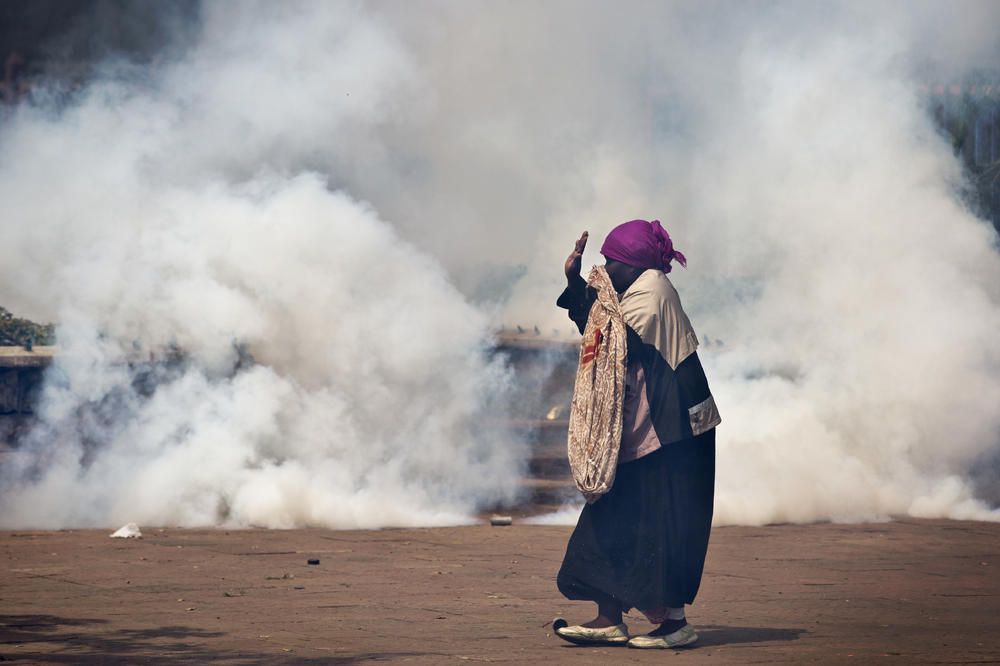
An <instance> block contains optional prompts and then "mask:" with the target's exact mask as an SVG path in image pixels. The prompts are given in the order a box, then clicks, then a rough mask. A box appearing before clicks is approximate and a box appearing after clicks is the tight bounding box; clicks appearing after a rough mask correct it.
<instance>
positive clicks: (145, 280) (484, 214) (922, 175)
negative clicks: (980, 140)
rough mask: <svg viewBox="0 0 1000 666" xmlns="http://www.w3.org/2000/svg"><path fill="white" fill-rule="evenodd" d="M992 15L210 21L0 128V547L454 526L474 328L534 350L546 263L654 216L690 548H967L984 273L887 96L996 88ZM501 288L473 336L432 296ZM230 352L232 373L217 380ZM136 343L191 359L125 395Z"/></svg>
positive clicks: (992, 277)
mask: <svg viewBox="0 0 1000 666" xmlns="http://www.w3.org/2000/svg"><path fill="white" fill-rule="evenodd" d="M998 19H1000V10H998V9H997V7H996V5H995V3H988V2H982V3H973V2H969V3H963V4H962V5H961V8H960V9H959V10H956V9H955V8H953V7H944V6H942V5H940V4H938V3H917V4H915V3H890V2H887V3H876V4H866V5H860V4H841V3H822V4H811V5H801V4H797V3H721V2H720V3H696V4H695V3H674V4H667V3H644V2H633V3H626V5H624V6H622V5H616V6H614V7H611V6H610V5H605V4H602V3H593V4H581V3H578V2H566V3H560V2H548V3H544V4H541V5H539V4H538V3H503V4H497V3H429V4H428V3H421V4H420V5H403V4H400V3H371V4H368V5H363V6H357V5H353V4H351V5H348V4H343V5H329V4H326V5H314V4H307V3H303V4H296V3H281V4H280V5H276V4H265V3H232V4H228V3H208V4H206V6H205V7H204V9H203V16H202V23H201V25H200V26H199V30H200V32H199V34H198V38H197V39H196V40H194V42H193V46H192V48H190V49H188V50H187V51H186V52H185V53H184V54H183V55H182V56H181V57H180V58H179V59H174V60H171V61H169V62H160V63H158V64H157V65H155V66H152V67H148V68H142V69H135V68H132V67H129V66H121V65H119V66H118V67H117V68H116V69H109V71H108V73H107V74H106V75H104V76H102V77H100V78H98V79H97V80H96V81H95V82H94V83H93V84H92V85H91V86H90V87H89V88H88V89H87V91H86V92H85V94H83V95H81V97H80V100H79V102H78V103H76V104H74V105H73V106H72V107H71V108H68V109H64V110H62V111H60V112H51V111H45V110H43V109H31V108H22V109H20V110H19V111H18V112H17V113H16V114H15V115H14V116H13V117H12V118H10V119H8V120H7V121H6V122H5V124H4V125H3V126H0V127H2V129H0V132H2V135H0V139H2V142H3V145H4V150H3V151H2V152H0V200H3V201H4V202H5V204H4V205H5V211H7V212H8V216H7V217H5V222H4V228H3V235H4V238H3V241H4V242H3V243H2V244H0V298H2V299H3V301H4V302H5V304H6V305H7V306H8V307H10V308H12V309H15V310H16V311H18V312H23V313H25V314H27V315H32V316H37V317H38V318H43V319H55V320H58V321H61V322H64V327H63V329H62V331H61V337H62V339H63V340H64V341H65V342H66V343H67V344H68V345H69V347H70V350H68V352H67V355H66V358H65V359H64V361H62V363H61V365H62V366H63V367H61V368H59V369H58V372H57V373H55V375H57V376H60V377H62V380H61V381H54V382H53V383H51V385H50V387H49V390H48V393H47V401H46V403H45V410H46V412H45V414H46V416H47V422H48V426H47V427H46V428H43V429H40V430H38V431H36V432H35V433H34V436H33V438H32V440H31V441H30V442H29V443H27V444H25V445H23V446H22V452H23V453H24V455H23V456H22V457H21V458H20V459H19V461H18V462H17V464H18V465H22V466H23V467H24V468H25V469H27V470H28V471H29V472H30V473H31V474H33V477H32V478H34V479H35V481H34V482H32V483H30V484H27V485H25V484H20V485H18V486H17V488H16V490H14V491H9V492H6V493H5V498H4V500H3V502H4V506H3V509H4V511H3V515H4V516H5V517H6V516H13V518H10V519H8V518H4V520H5V521H7V522H8V524H46V525H56V524H60V525H61V524H94V523H101V524H119V523H121V522H124V521H125V520H137V519H138V520H139V521H140V522H141V521H146V522H149V521H154V522H177V523H182V524H204V523H212V522H217V521H220V520H227V521H230V522H234V523H244V524H245V523H253V524H264V525H275V526H285V525H294V524H325V525H333V526H353V525H365V526H370V525H380V524H418V523H419V524H428V523H441V522H449V521H453V520H461V519H462V517H463V516H468V515H469V512H470V511H472V510H473V509H474V507H475V506H478V505H481V504H483V503H485V502H488V501H491V500H492V499H495V498H497V497H502V496H510V495H511V494H512V493H513V487H514V485H515V484H514V478H515V477H516V474H517V472H518V471H519V465H520V464H521V463H522V462H523V456H524V451H523V449H522V448H520V447H519V446H518V445H517V444H512V443H510V442H509V441H508V440H507V439H505V438H504V436H503V434H502V433H497V434H495V435H493V436H488V437H484V436H483V435H482V434H481V433H480V432H479V431H478V430H477V429H476V428H475V425H474V424H475V423H477V422H478V419H481V418H482V417H483V414H484V411H483V410H484V406H486V407H489V408H490V409H491V415H494V414H496V413H497V410H498V409H500V407H502V402H503V400H504V396H503V387H504V385H505V382H506V381H507V379H508V377H507V375H506V372H505V371H504V370H503V368H502V367H500V366H499V365H497V364H495V363H491V362H490V361H488V360H487V359H486V357H485V355H484V351H483V346H484V342H483V340H484V339H485V337H486V330H487V328H488V326H489V325H490V323H491V322H492V323H494V324H495V323H502V322H518V323H523V324H526V325H532V324H539V325H541V326H543V327H545V328H546V329H550V328H558V329H559V330H568V329H569V326H568V325H567V322H566V320H565V319H564V315H563V314H562V313H560V312H557V311H556V310H555V308H554V307H553V301H554V298H555V296H556V294H557V293H558V291H559V289H560V281H561V277H560V273H561V265H562V261H563V260H564V258H565V255H566V253H567V252H568V250H569V248H570V247H571V244H572V241H573V240H574V239H575V238H577V237H578V236H579V233H580V232H581V231H582V230H583V229H589V230H590V232H591V236H592V241H591V246H590V248H588V252H587V256H586V257H585V264H587V265H589V263H597V262H598V261H600V258H599V256H598V253H597V251H598V249H599V247H600V242H601V241H602V240H603V236H604V234H605V233H606V232H607V231H608V230H610V228H612V227H613V226H614V225H615V224H617V223H619V222H621V221H625V220H628V219H632V218H637V217H642V218H647V219H649V218H659V219H661V220H663V221H664V223H665V225H666V226H667V228H668V229H669V230H670V231H671V234H672V235H673V236H674V239H675V242H676V244H677V246H678V247H679V248H680V249H681V250H682V251H684V252H685V254H686V255H687V256H688V258H689V268H688V269H687V270H683V269H679V270H677V271H675V272H674V273H672V277H673V279H674V282H675V284H676V285H677V287H678V289H679V291H680V293H681V296H682V299H683V300H684V303H685V306H686V307H687V309H688V310H689V313H690V314H691V317H692V320H693V322H694V325H695V328H696V330H698V331H699V332H700V333H702V334H703V335H706V336H709V337H710V338H712V339H713V340H716V339H721V340H722V341H724V342H725V346H724V347H719V346H718V345H713V346H711V347H708V348H705V349H704V350H703V352H702V355H703V361H704V362H705V364H706V368H707V371H708V373H709V381H710V383H711V385H712V387H713V391H714V393H715V394H716V397H717V400H718V402H719V404H720V408H721V410H722V413H723V418H724V423H723V426H722V427H721V428H720V431H719V444H718V445H719V457H718V484H717V488H718V491H717V501H716V508H717V512H716V513H717V521H718V522H721V523H743V524H759V523H765V522H772V521H788V520H791V521H811V520H826V519H833V520H846V521H853V520H865V519H872V518H880V517H884V516H887V515H892V514H906V513H908V514H911V515H918V516H951V517H956V518H981V519H995V518H997V513H996V512H995V511H991V510H990V508H989V507H988V505H987V504H985V503H984V502H982V501H980V500H977V499H976V498H975V496H974V489H973V484H972V481H971V476H970V468H971V467H973V466H974V465H976V464H977V461H982V460H989V459H990V455H991V452H994V451H995V450H996V448H997V445H998V443H997V433H998V431H1000V410H997V408H996V405H997V404H1000V401H998V397H1000V342H998V341H997V340H998V339H997V338H996V336H995V331H997V330H998V324H1000V293H998V292H1000V279H998V278H1000V259H998V256H997V253H996V251H995V249H994V245H995V233H994V232H993V230H992V229H991V228H989V226H988V225H986V224H985V223H983V222H982V221H980V220H978V219H976V218H975V217H974V216H973V215H972V214H971V213H970V212H969V211H968V210H966V209H965V207H964V206H963V205H961V203H959V202H958V201H957V199H956V191H957V185H958V183H960V180H961V171H960V168H959V164H958V161H957V160H956V159H955V158H954V156H953V155H952V153H951V148H950V145H949V144H948V141H947V140H946V139H945V138H943V137H941V136H939V135H938V133H937V132H936V130H935V128H934V125H933V123H932V121H931V119H930V118H929V116H928V114H927V113H926V111H925V110H924V108H923V103H922V100H921V99H920V98H919V95H918V90H919V84H921V83H926V82H927V81H926V80H925V79H922V78H920V77H926V76H929V74H928V72H933V75H934V76H938V77H948V76H960V75H962V73H963V72H966V71H968V70H969V69H970V68H983V67H987V68H989V67H993V68H995V67H997V63H998V62H1000V49H998V47H997V44H996V41H995V39H994V38H993V36H992V34H991V27H992V26H994V25H996V24H997V20H998ZM362 202H369V203H362ZM383 220H388V221H390V222H391V226H390V224H388V223H386V222H384V221H383ZM516 265H524V266H526V270H525V271H524V276H523V277H522V278H521V280H520V281H519V282H518V283H517V285H516V286H514V287H513V288H512V285H510V284H506V285H500V286H498V287H497V288H496V289H495V290H493V291H492V292H491V293H503V292H505V291H507V292H510V297H509V298H508V299H507V300H506V301H505V302H504V304H503V305H497V304H496V303H488V304H486V306H484V307H475V306H472V305H470V304H469V303H468V302H467V301H466V298H465V297H463V295H462V294H461V293H460V291H459V290H461V291H464V292H465V293H466V294H467V295H468V294H471V293H473V292H474V291H476V284H477V280H478V279H479V277H480V276H481V275H484V274H490V269H492V268H496V267H497V266H500V267H511V266H516ZM499 274H501V275H510V274H512V273H511V272H506V273H504V272H503V271H500V273H499ZM449 275H450V276H452V277H453V278H455V279H457V280H458V289H456V288H454V287H452V286H450V285H449V278H448V276H449ZM234 338H235V339H237V340H238V341H239V342H245V343H248V344H249V347H250V348H251V349H252V351H253V354H254V355H255V357H256V360H257V361H258V365H256V366H254V367H253V368H252V369H249V370H244V371H241V372H239V373H237V374H236V375H235V376H233V375H232V372H231V371H230V370H231V368H232V367H233V364H234V363H235V362H236V353H235V351H234V347H233V344H232V343H233V339H234ZM135 339H141V340H142V345H143V349H144V350H146V349H149V348H155V347H157V346H160V347H163V346H168V345H170V344H171V343H175V344H177V345H178V346H179V347H181V348H182V349H184V350H185V351H187V352H188V353H189V359H188V361H187V362H186V364H185V365H183V367H182V368H181V369H180V370H177V371H175V373H174V374H171V375H169V376H168V377H165V378H163V379H162V380H161V383H160V384H159V388H158V389H157V390H156V392H155V394H154V395H153V396H152V397H151V398H147V397H142V396H140V395H137V394H136V392H135V391H134V390H132V389H131V386H132V383H133V377H132V375H131V374H130V373H129V372H127V371H126V369H125V368H124V366H122V365H121V364H120V363H118V364H116V363H109V361H114V360H116V359H119V358H121V356H122V355H124V354H131V353H133V350H132V349H131V345H132V341H133V340H135ZM60 373H61V374H60ZM498 386H499V387H500V388H499V389H497V388H496V387H498ZM109 395H111V396H114V398H113V399H109V398H106V397H105V398H104V400H105V401H109V400H110V401H111V402H114V403H115V404H114V409H113V410H112V412H113V413H112V414H110V415H102V414H100V413H91V412H94V411H95V410H93V409H91V410H90V412H88V414H90V416H88V418H89V419H91V420H93V423H91V424H89V425H88V424H86V423H85V424H84V425H83V426H81V425H80V421H81V419H80V417H79V412H80V405H82V404H84V403H86V402H87V401H93V400H100V399H102V396H109ZM107 408H108V409H111V405H108V406H107ZM97 411H98V412H99V411H100V410H97ZM92 440H93V441H92ZM98 440H100V442H101V443H100V444H95V443H94V442H95V441H98ZM81 458H82V459H83V462H82V463H81ZM994 458H995V456H994ZM7 468H8V479H11V478H15V477H16V478H22V479H23V478H24V473H25V470H24V469H20V468H17V469H14V468H13V467H12V466H11V465H9V464H8V465H7ZM5 483H7V484H9V483H11V482H10V481H5ZM480 486H481V487H480ZM139 507H141V512H142V515H140V516H137V515H136V512H137V510H138V509H137V508H139ZM126 514H127V515H126Z"/></svg>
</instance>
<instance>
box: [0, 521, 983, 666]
mask: <svg viewBox="0 0 1000 666" xmlns="http://www.w3.org/2000/svg"><path fill="white" fill-rule="evenodd" d="M570 531H571V528H569V527H553V526H532V525H526V524H523V523H521V522H519V521H517V520H515V523H514V525H512V526H509V527H491V526H489V525H488V524H482V525H475V526H467V527H450V528H430V529H385V530H377V531H332V530H326V529H296V530H287V531H282V530H256V529H251V530H225V529H178V528H150V527H145V526H143V538H142V539H112V538H109V534H110V532H111V530H66V531H30V530H25V531H20V530H19V531H3V532H0V566H2V569H0V660H2V661H5V662H13V663H32V664H36V663H37V664H67V663H102V664H116V663H128V664H161V663H163V664H166V663H176V662H183V661H186V662H190V663H205V662H217V663H221V664H283V663H291V664H294V663H304V664H308V663H316V664H356V663H370V662H394V663H395V662H398V663H411V664H464V663H482V662H485V663H504V664H539V663H551V664H618V663H626V664H628V663H637V664H646V663H649V664H652V663H661V662H663V661H664V660H666V661H667V662H669V663H673V664H685V665H691V664H701V663H713V664H745V663H795V664H799V663H830V664H841V663H853V664H869V663H876V664H913V663H963V664H970V663H1000V524H992V523H977V522H954V521H932V520H915V519H900V520H894V521H891V522H886V523H872V524H859V525H837V524H813V525H775V526H767V527H722V528H716V529H715V530H714V531H713V534H712V542H711V545H710V547H709V555H708V562H707V565H706V572H705V577H704V579H703V582H702V589H701V593H700V595H699V597H698V599H697V602H696V603H695V604H694V605H693V606H692V607H690V609H689V612H688V617H689V620H690V621H691V622H692V624H694V625H695V626H696V627H697V628H698V631H699V634H700V636H701V639H700V641H699V643H698V645H697V646H696V647H693V648H687V649H682V650H666V651H644V650H634V649H628V648H586V647H576V646H571V645H569V644H567V643H563V642H562V641H561V640H559V639H558V638H556V637H554V636H553V635H552V627H551V621H552V618H553V617H554V616H556V615H562V616H565V617H566V618H567V619H569V620H570V622H571V623H575V622H582V621H586V620H588V619H590V618H591V617H592V614H593V608H592V606H591V605H589V604H584V603H580V602H571V601H567V600H565V599H563V598H562V597H561V596H560V595H559V593H558V592H557V591H556V589H555V584H554V577H555V573H556V570H557V569H558V567H559V563H560V560H561V557H562V553H563V549H564V548H565V544H566V541H567V539H568V537H569V534H570ZM310 559H315V560H319V564H308V561H309V560H310ZM626 622H627V623H628V624H629V626H630V628H631V630H632V632H633V633H637V632H638V633H641V632H644V631H648V630H649V629H650V628H651V625H649V624H648V623H647V622H646V621H645V620H644V619H642V617H641V616H640V615H638V614H637V613H636V612H634V611H633V612H632V613H630V614H629V615H628V617H627V620H626Z"/></svg>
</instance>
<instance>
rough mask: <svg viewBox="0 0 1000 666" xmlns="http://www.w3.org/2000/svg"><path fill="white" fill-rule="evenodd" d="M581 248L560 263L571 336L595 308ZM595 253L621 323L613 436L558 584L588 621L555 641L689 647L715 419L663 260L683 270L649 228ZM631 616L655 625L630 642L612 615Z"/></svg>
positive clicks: (614, 239) (707, 525)
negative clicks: (605, 478) (602, 480)
mask: <svg viewBox="0 0 1000 666" xmlns="http://www.w3.org/2000/svg"><path fill="white" fill-rule="evenodd" d="M587 238H588V234H587V232H584V233H583V235H582V236H581V237H580V239H579V240H578V241H577V242H576V247H575V248H574V250H573V252H572V253H571V254H570V256H569V258H568V259H567V260H566V265H565V272H566V279H567V282H568V286H567V287H566V290H565V291H564V292H563V293H562V295H561V296H560V297H559V300H558V301H557V305H559V307H562V308H566V309H567V310H568V311H569V316H570V319H572V320H573V321H574V322H575V323H576V324H577V326H578V327H579V328H580V331H581V333H582V332H583V331H584V328H585V326H586V324H587V320H588V318H589V316H590V313H591V308H592V306H594V304H595V300H596V298H597V294H596V291H595V289H594V287H593V286H591V285H589V284H588V283H587V282H585V281H584V280H583V278H582V277H581V276H580V264H581V258H582V256H583V251H584V248H586V245H587ZM601 254H603V255H604V256H605V259H606V263H605V269H606V271H607V276H608V278H610V282H611V285H612V286H613V288H614V291H615V292H617V296H618V297H619V305H620V312H621V317H622V318H623V319H624V322H625V325H626V326H625V333H626V349H627V355H626V361H625V363H626V367H625V381H624V396H623V398H622V401H623V402H622V410H621V430H622V434H621V440H620V448H619V451H618V461H617V462H618V465H617V468H616V469H615V473H614V479H613V483H612V485H611V488H610V490H608V491H607V492H606V493H605V494H603V495H601V496H600V497H599V499H597V500H596V501H594V502H593V503H588V504H587V505H586V506H584V508H583V512H582V513H581V514H580V518H579V521H578V522H577V525H576V529H575V530H574V531H573V535H572V537H570V541H569V544H568V546H567V548H566V556H565V558H564V559H563V563H562V567H561V569H560V571H559V576H558V578H557V584H558V586H559V591H560V592H562V593H563V595H565V596H566V597H567V598H569V599H579V600H587V601H593V602H595V603H596V604H597V617H596V618H594V619H593V620H591V621H590V622H587V623H585V624H582V625H577V626H567V627H559V628H557V630H556V633H557V634H558V635H559V636H560V637H562V638H564V639H566V640H568V641H570V642H573V643H584V644H597V645H616V644H617V645H621V644H626V643H627V644H628V646H629V647H636V648H672V647H679V646H681V645H690V644H691V643H693V642H695V641H696V640H697V638H698V635H697V634H696V633H695V631H694V629H693V628H692V627H691V626H690V625H689V624H688V623H687V621H686V619H685V615H684V605H685V604H690V603H692V602H693V601H694V598H695V595H696V594H697V592H698V586H699V585H700V583H701V575H702V569H703V567H704V564H705V553H706V551H707V549H708V538H709V532H710V531H711V524H712V510H713V499H714V492H715V426H716V425H718V424H719V422H720V421H721V419H720V417H719V413H718V410H717V409H716V406H715V401H714V400H713V398H712V394H711V392H710V391H709V388H708V381H707V380H706V378H705V372H704V370H703V369H702V366H701V362H700V361H699V360H698V354H697V352H696V349H697V346H698V338H697V336H696V335H695V333H694V330H693V329H692V327H691V324H690V322H689V321H688V318H687V315H686V314H684V310H683V309H682V308H681V304H680V299H679V298H678V296H677V292H676V290H675V289H674V288H673V285H671V283H670V280H669V279H668V278H667V273H669V272H670V270H671V262H672V261H673V260H674V259H676V260H677V261H679V262H680V263H681V265H685V266H686V260H685V258H684V255H682V254H681V253H680V252H677V251H676V250H674V248H673V244H672V243H671V241H670V236H669V235H668V234H667V232H666V231H665V230H664V229H663V228H662V227H661V226H660V223H659V221H654V222H647V221H645V220H632V221H631V222H626V223H625V224H621V225H619V226H618V227H616V228H615V229H614V230H612V232H611V233H610V234H608V237H607V239H606V240H605V242H604V245H603V246H602V248H601ZM596 272H598V271H597V270H595V273H596ZM597 309H598V308H597V307H594V310H595V311H596V310H597ZM578 390H579V389H578ZM633 607H635V608H638V609H639V610H640V611H641V612H642V613H643V614H645V615H646V617H647V618H648V619H649V620H650V621H651V622H653V623H655V624H658V625H659V626H658V627H657V628H656V629H655V630H654V631H652V632H650V633H649V634H646V635H643V636H635V637H631V638H630V637H629V635H628V628H627V627H626V626H625V624H624V623H623V622H622V613H623V612H624V611H628V610H629V609H630V608H633Z"/></svg>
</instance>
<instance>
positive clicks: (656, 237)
mask: <svg viewBox="0 0 1000 666" xmlns="http://www.w3.org/2000/svg"><path fill="white" fill-rule="evenodd" d="M601 254H603V255H604V256H605V257H607V258H608V259H615V260H617V261H620V262H622V263H625V264H628V265H629V266H638V267H639V268H655V269H657V270H660V271H663V272H664V273H669V272H670V268H671V266H670V262H671V261H673V260H674V259H676V260H677V261H679V262H680V264H681V266H685V267H686V266H687V259H686V258H685V257H684V255H683V254H681V253H680V252H678V251H677V250H675V249H674V244H673V241H671V240H670V234H668V233H667V230H666V229H664V228H663V227H662V226H660V221H659V220H653V221H652V222H647V221H646V220H632V221H631V222H626V223H624V224H619V225H618V226H617V227H615V228H614V229H612V230H611V233H609V234H608V237H607V238H605V239H604V245H602V246H601Z"/></svg>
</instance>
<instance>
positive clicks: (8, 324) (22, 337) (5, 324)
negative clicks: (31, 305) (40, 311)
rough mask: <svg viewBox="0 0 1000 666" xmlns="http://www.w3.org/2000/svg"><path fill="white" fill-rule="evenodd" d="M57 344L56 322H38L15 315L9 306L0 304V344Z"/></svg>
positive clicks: (18, 345)
mask: <svg viewBox="0 0 1000 666" xmlns="http://www.w3.org/2000/svg"><path fill="white" fill-rule="evenodd" d="M29 342H30V343H31V344H33V345H52V344H55V324H36V323H35V322H33V321H29V320H27V319H21V318H19V317H15V316H14V315H13V314H11V313H10V311H9V310H7V308H5V307H3V306H0V346H17V347H23V346H25V345H27V344H28V343H29Z"/></svg>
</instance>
